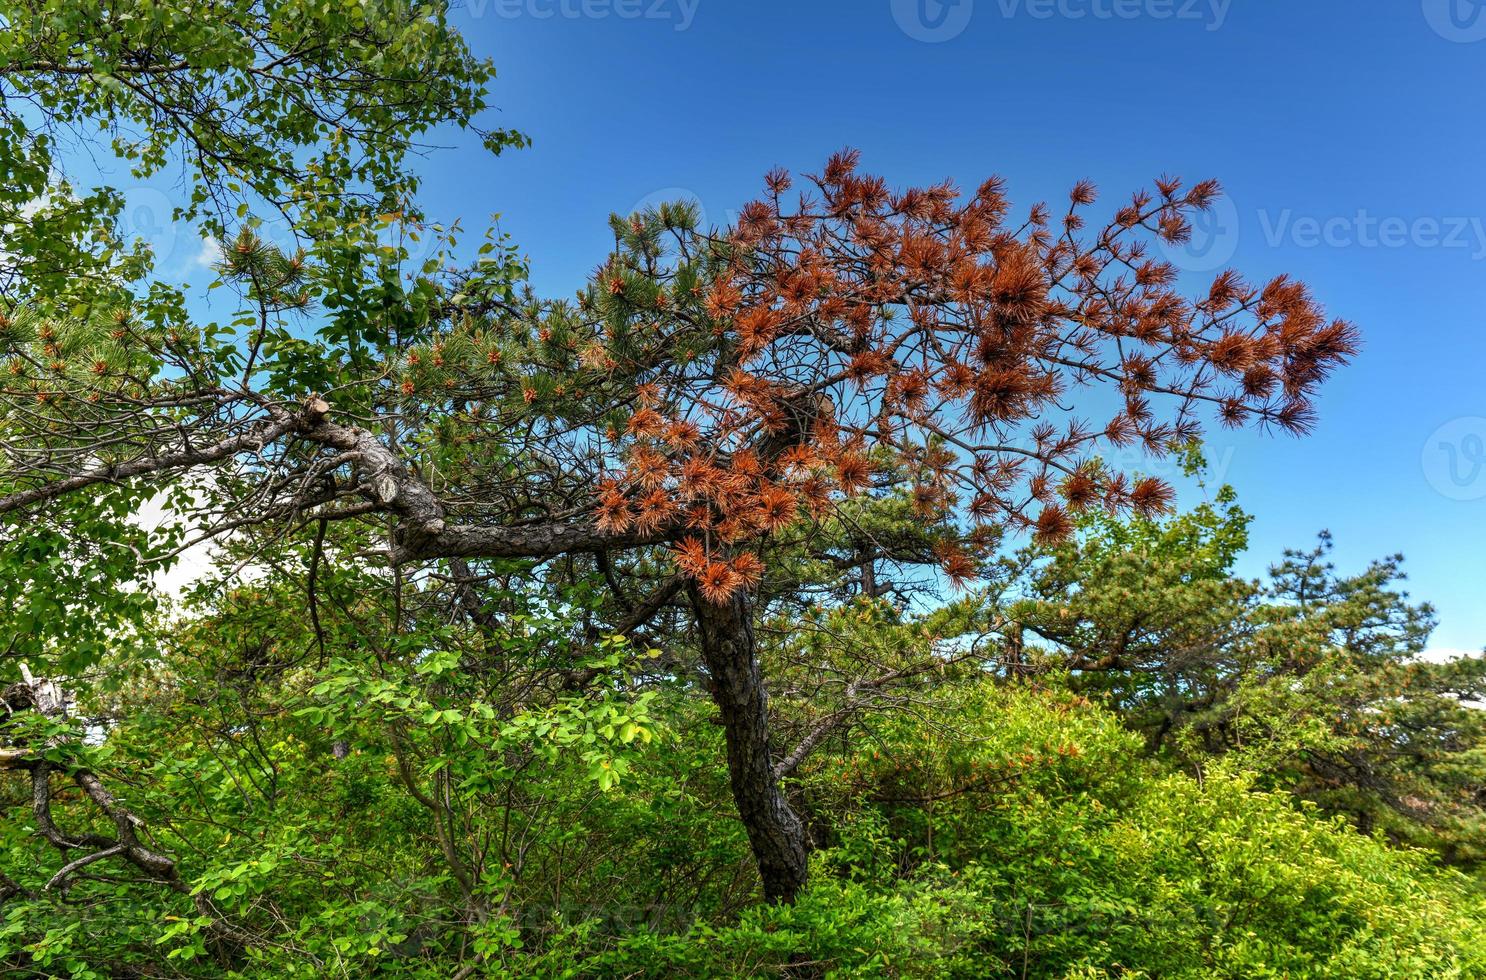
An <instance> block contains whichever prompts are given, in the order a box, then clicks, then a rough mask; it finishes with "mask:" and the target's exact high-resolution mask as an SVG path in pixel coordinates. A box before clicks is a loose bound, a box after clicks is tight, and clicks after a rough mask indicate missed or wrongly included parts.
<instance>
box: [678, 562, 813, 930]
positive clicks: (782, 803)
mask: <svg viewBox="0 0 1486 980" xmlns="http://www.w3.org/2000/svg"><path fill="white" fill-rule="evenodd" d="M691 595H692V605H693V606H694V607H695V608H696V614H697V628H698V631H699V632H700V634H701V646H702V657H703V659H704V660H705V661H706V664H707V672H708V673H709V674H711V676H712V697H713V699H714V700H715V701H716V702H717V707H718V709H719V710H720V711H721V713H722V726H723V731H724V733H725V734H726V737H727V748H728V774H729V776H730V777H731V780H732V787H733V800H734V802H735V803H736V804H737V807H738V816H739V817H740V818H742V821H743V827H744V829H745V830H747V832H748V842H749V844H750V845H752V847H753V856H754V859H755V860H756V861H757V862H758V871H759V877H760V878H762V879H763V884H764V896H765V897H766V898H767V899H768V900H769V901H771V902H792V901H794V899H795V896H796V895H797V894H799V891H800V889H801V888H803V887H804V886H805V877H806V872H807V867H808V862H809V853H810V848H809V839H808V837H807V836H806V833H805V825H804V824H803V823H802V822H801V820H800V818H799V816H798V815H796V814H795V811H794V810H793V809H791V808H790V805H789V802H788V801H787V800H786V799H785V797H784V793H783V792H782V791H781V790H780V787H779V780H778V779H777V778H776V777H775V775H774V758H773V754H772V753H771V752H770V751H769V698H768V694H767V693H766V692H765V690H764V683H763V677H762V676H761V675H760V673H759V664H758V656H757V649H756V647H755V643H754V636H753V609H752V604H751V603H750V602H749V601H748V597H747V596H746V595H745V594H744V593H742V592H739V593H737V594H735V595H734V596H733V597H732V598H731V599H729V600H728V601H727V602H726V603H725V604H723V605H720V606H716V605H713V604H711V603H709V602H708V601H707V600H706V599H704V598H702V597H701V596H700V595H698V594H697V592H696V589H695V588H694V587H693V588H692V593H691Z"/></svg>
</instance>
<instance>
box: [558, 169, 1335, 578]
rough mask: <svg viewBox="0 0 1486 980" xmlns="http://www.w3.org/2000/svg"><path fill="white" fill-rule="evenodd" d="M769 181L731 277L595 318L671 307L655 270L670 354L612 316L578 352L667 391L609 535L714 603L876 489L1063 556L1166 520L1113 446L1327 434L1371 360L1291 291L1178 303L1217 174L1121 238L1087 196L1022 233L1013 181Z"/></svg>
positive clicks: (656, 326) (1140, 204) (1162, 195)
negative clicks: (1118, 462)
mask: <svg viewBox="0 0 1486 980" xmlns="http://www.w3.org/2000/svg"><path fill="white" fill-rule="evenodd" d="M766 182H767V192H766V193H765V195H764V197H763V198H761V199H760V200H757V201H753V202H751V203H749V204H747V205H746V206H745V207H744V208H743V209H742V211H741V213H740V215H741V216H740V218H739V221H738V224H737V226H736V227H735V228H734V229H733V230H732V231H731V232H730V233H729V235H728V237H727V239H726V240H725V241H721V242H719V241H718V240H717V239H714V238H709V237H707V236H702V235H698V236H697V239H696V242H695V243H694V245H695V248H694V253H695V254H708V255H711V256H713V257H714V259H715V262H716V265H715V271H714V273H713V274H711V275H710V277H708V278H705V279H703V280H701V281H697V280H696V279H691V280H688V281H686V282H683V283H672V282H670V281H669V278H668V277H675V276H677V275H679V272H678V271H677V270H679V269H680V268H681V264H680V262H679V260H678V264H677V266H676V269H674V270H670V271H667V270H665V269H660V270H657V269H656V268H655V267H654V266H653V265H646V264H645V262H649V261H650V260H649V259H646V260H645V262H641V261H639V260H636V261H635V262H631V263H629V264H624V263H623V260H622V258H620V257H616V259H615V260H614V263H611V264H610V265H608V266H605V269H604V272H603V273H602V275H601V277H600V279H599V282H598V284H597V288H596V289H595V298H594V299H593V300H592V301H591V302H592V303H593V304H598V303H600V302H601V301H602V300H603V299H604V297H603V296H602V295H601V294H602V293H604V292H608V293H609V294H610V297H611V298H610V299H609V302H612V303H615V304H623V303H625V302H627V301H628V297H629V296H630V295H631V294H632V293H633V294H635V295H652V293H649V292H647V291H646V288H645V282H644V281H643V280H644V279H645V278H646V277H649V278H652V279H656V280H657V286H658V287H659V289H660V291H661V294H662V295H669V296H671V297H673V298H672V300H671V301H670V302H668V303H666V304H659V305H658V304H655V303H649V302H647V303H646V304H645V309H644V310H643V311H637V312H636V313H635V314H634V316H635V319H637V320H638V319H640V318H641V317H642V316H643V322H644V323H645V324H646V327H645V329H646V330H648V331H650V332H649V333H648V334H646V336H654V337H664V338H665V339H664V341H663V342H660V345H659V346H656V344H654V343H648V342H647V343H645V344H638V342H636V341H627V343H629V344H630V347H629V348H624V347H623V345H622V344H621V343H618V342H617V341H616V342H612V343H611V342H610V340H611V338H619V337H620V336H621V334H623V331H624V330H626V329H629V328H627V327H623V326H622V325H616V324H615V322H614V321H613V320H612V319H610V320H606V321H603V323H602V326H600V325H599V324H595V328H596V330H599V331H601V332H599V333H597V334H596V335H595V336H594V337H592V338H590V339H591V343H590V344H589V346H587V347H582V348H579V347H575V350H576V349H582V350H585V351H586V352H588V353H587V354H586V356H585V357H584V364H585V366H587V367H589V368H591V369H593V370H602V371H604V372H607V373H608V374H609V375H610V376H611V377H616V378H618V377H625V376H628V377H635V378H643V379H645V380H644V382H643V384H640V385H639V389H638V391H639V403H640V407H639V408H638V409H637V410H636V411H634V413H633V414H632V415H630V417H629V418H628V420H627V421H624V420H621V421H620V422H618V423H616V427H618V426H622V427H623V434H622V436H620V437H619V442H620V446H619V447H618V450H619V452H620V453H622V454H623V455H622V457H621V458H622V459H623V461H624V470H623V472H622V474H621V475H620V476H619V477H618V479H617V480H616V481H615V482H614V483H612V484H606V485H605V486H604V487H602V488H601V490H600V494H599V516H598V520H599V522H600V525H601V526H602V527H604V528H608V529H614V530H616V531H624V530H629V529H636V528H637V529H639V530H640V531H642V532H643V533H646V534H650V535H654V536H657V537H659V538H661V539H667V538H666V536H667V535H671V537H669V538H668V540H677V539H678V538H679V540H680V543H679V544H678V545H676V549H675V559H674V560H675V562H676V566H677V568H678V569H680V570H681V571H682V572H684V573H685V574H687V575H689V576H691V577H692V578H694V579H695V580H696V581H697V583H698V586H699V588H700V590H701V592H702V594H703V595H705V596H707V598H708V599H709V601H724V600H726V598H727V597H728V596H729V595H730V594H731V593H732V591H733V590H736V589H742V588H751V587H753V586H754V585H756V584H757V582H758V581H759V580H760V579H761V577H762V574H763V565H762V561H761V559H760V558H759V557H758V556H757V555H756V554H754V552H753V551H752V550H751V542H753V541H755V540H757V539H759V538H761V537H764V536H768V535H777V534H779V533H781V532H783V531H785V530H786V529H787V528H789V527H790V526H791V525H792V524H794V523H795V522H797V521H800V520H806V519H811V520H818V519H821V518H822V517H824V516H826V515H828V514H829V513H830V510H831V508H832V506H833V504H834V502H835V501H836V500H838V499H839V498H840V497H841V496H843V495H845V496H849V495H853V494H860V493H863V492H865V491H867V490H869V489H871V488H874V486H875V487H876V488H877V489H879V490H891V489H902V490H904V491H907V492H909V493H910V495H911V497H912V500H913V502H914V506H915V508H916V510H917V512H918V513H919V514H920V515H921V516H922V518H923V519H924V520H926V521H929V522H943V524H944V526H945V527H953V526H959V525H958V523H957V522H958V521H959V520H960V518H961V517H962V516H963V518H965V519H966V523H967V524H968V527H966V528H965V530H964V536H965V537H966V539H967V540H969V539H975V538H976V536H977V535H979V536H980V537H981V538H984V537H986V536H987V535H988V534H989V533H990V532H991V531H993V530H994V529H998V528H1001V527H1005V526H1011V527H1014V528H1019V529H1024V530H1030V531H1031V532H1032V533H1033V534H1034V535H1035V537H1036V538H1037V539H1038V540H1040V541H1057V540H1060V539H1061V538H1063V537H1065V536H1066V535H1067V534H1069V533H1070V532H1071V530H1072V527H1073V518H1072V517H1071V516H1070V515H1071V514H1074V513H1077V512H1080V511H1084V510H1087V509H1089V508H1094V507H1104V508H1107V509H1109V510H1112V511H1135V512H1137V513H1140V514H1146V515H1152V514H1159V513H1161V512H1163V511H1165V510H1167V509H1169V508H1170V506H1171V504H1172V492H1171V489H1170V487H1168V486H1166V485H1165V484H1164V483H1162V482H1161V481H1159V480H1155V479H1150V478H1146V479H1141V480H1138V481H1135V482H1134V483H1131V481H1129V480H1128V479H1127V478H1126V477H1125V476H1123V475H1122V474H1119V473H1116V472H1109V471H1107V470H1106V469H1105V468H1104V467H1103V466H1102V465H1100V464H1098V463H1096V462H1095V460H1096V458H1097V455H1098V451H1099V448H1100V447H1101V446H1102V445H1109V446H1114V447H1124V446H1132V445H1137V444H1138V445H1140V446H1142V447H1143V448H1144V449H1145V450H1147V451H1148V452H1151V453H1154V454H1160V453H1164V452H1167V451H1169V450H1170V449H1171V447H1172V446H1173V445H1174V444H1177V443H1182V442H1186V441H1190V440H1192V439H1195V438H1198V437H1199V436H1200V435H1201V432H1202V425H1201V418H1200V416H1201V415H1203V414H1206V415H1209V416H1216V418H1217V419H1218V420H1219V421H1220V422H1222V423H1224V424H1228V425H1240V424H1257V425H1261V426H1271V425H1272V426H1278V427H1279V428H1281V429H1282V430H1286V431H1291V432H1304V431H1305V430H1306V429H1307V428H1308V427H1309V426H1311V425H1312V424H1313V421H1314V410H1313V408H1312V404H1311V399H1312V397H1313V395H1314V394H1315V392H1316V390H1317V388H1318V387H1319V386H1320V385H1321V384H1322V383H1323V382H1324V381H1325V379H1326V378H1327V376H1328V375H1329V374H1330V373H1331V372H1332V371H1333V370H1334V369H1335V368H1336V367H1337V366H1339V365H1341V364H1344V363H1346V362H1347V361H1348V360H1349V359H1350V358H1351V357H1352V355H1353V354H1354V353H1355V352H1356V350H1357V348H1358V336H1357V332H1356V330H1355V328H1354V327H1352V325H1351V324H1349V323H1346V322H1345V321H1340V320H1329V319H1328V318H1327V317H1326V316H1325V314H1324V311H1323V310H1322V308H1321V306H1320V305H1319V304H1318V303H1317V302H1316V301H1315V299H1314V298H1313V297H1312V296H1311V294H1310V292H1309V291H1308V290H1307V289H1306V287H1305V286H1304V285H1303V284H1301V283H1299V282H1297V281H1295V280H1293V279H1290V278H1288V277H1284V276H1281V277H1279V278H1276V279H1274V280H1272V281H1270V282H1269V283H1267V284H1265V285H1262V286H1261V285H1254V284H1251V283H1249V282H1248V281H1246V280H1245V279H1243V278H1242V277H1241V276H1240V275H1239V274H1238V273H1236V272H1233V271H1225V272H1222V273H1220V274H1219V275H1218V276H1216V277H1215V278H1214V279H1213V280H1212V282H1211V283H1209V284H1206V285H1205V286H1204V287H1203V288H1202V289H1201V290H1199V291H1198V292H1197V294H1196V296H1195V297H1193V298H1191V299H1189V298H1187V297H1185V296H1184V295H1182V293H1180V292H1179V291H1178V284H1179V282H1180V280H1181V276H1180V275H1179V271H1178V270H1177V269H1176V268H1174V267H1173V266H1172V265H1171V264H1170V263H1169V262H1166V261H1164V260H1162V258H1161V257H1160V255H1159V253H1158V252H1156V251H1154V250H1153V248H1152V246H1153V244H1156V243H1159V242H1181V241H1183V240H1185V239H1186V238H1187V236H1189V235H1190V233H1191V217H1192V215H1194V214H1195V213H1197V212H1199V211H1201V210H1203V209H1205V208H1208V207H1210V206H1211V205H1212V203H1213V201H1214V200H1215V199H1216V197H1217V195H1218V193H1219V188H1218V185H1217V184H1216V182H1213V181H1204V182H1201V183H1198V184H1195V185H1193V186H1191V187H1190V188H1186V187H1185V185H1184V184H1183V182H1182V181H1180V180H1178V179H1177V178H1174V177H1169V176H1162V177H1160V178H1158V179H1157V180H1156V181H1155V186H1154V190H1153V191H1141V192H1138V193H1136V194H1135V195H1133V196H1132V197H1131V198H1130V200H1129V202H1128V203H1127V204H1125V205H1124V206H1123V207H1121V208H1119V209H1118V210H1117V211H1116V212H1115V213H1114V215H1113V218H1112V219H1111V220H1109V221H1107V222H1104V223H1102V224H1101V223H1098V222H1090V221H1089V220H1088V219H1087V210H1088V209H1089V208H1090V207H1091V206H1093V205H1094V203H1095V201H1096V198H1097V194H1096V191H1095V188H1094V185H1093V184H1092V183H1089V182H1087V181H1081V182H1079V183H1078V184H1076V185H1075V186H1074V187H1073V189H1072V191H1071V192H1070V194H1069V201H1068V206H1067V209H1066V211H1065V212H1064V213H1063V214H1062V215H1059V216H1058V217H1057V218H1054V216H1053V215H1052V212H1051V210H1050V209H1049V208H1047V207H1045V206H1041V205H1039V206H1037V207H1034V208H1032V209H1031V211H1030V212H1029V213H1028V214H1026V215H1025V216H1024V217H1016V218H1014V217H1012V211H1011V205H1010V203H1009V201H1008V199H1007V197H1006V194H1005V189H1004V187H1003V184H1002V182H1001V181H1000V180H999V179H992V180H988V181H986V182H985V183H983V184H982V185H981V186H980V187H979V188H977V189H976V190H975V191H974V192H973V193H972V194H969V195H968V196H962V195H961V194H960V193H959V191H957V190H956V189H955V188H954V187H953V186H951V185H950V184H948V183H945V184H939V185H935V186H933V187H927V188H916V189H908V190H904V191H902V192H897V193H895V192H893V191H891V190H890V189H889V188H888V185H887V183H886V182H885V181H883V180H882V179H881V178H879V177H873V176H868V175H864V174H860V173H859V172H858V157H857V154H856V153H855V152H854V151H846V152H843V153H839V154H836V155H835V156H833V157H832V158H831V159H830V160H829V161H828V162H827V163H826V166H825V168H824V170H823V171H822V172H821V173H820V174H819V175H816V176H812V177H809V178H808V180H807V181H806V182H807V183H808V184H809V187H808V191H809V193H806V194H799V195H795V196H793V197H791V196H789V195H787V191H789V189H790V188H791V186H792V179H791V177H790V176H789V175H788V174H787V173H785V172H783V171H775V172H773V173H771V174H769V175H768V177H767V181H766ZM1086 229H1087V230H1086ZM688 268H689V269H691V270H693V271H694V269H695V266H694V265H693V266H688ZM687 274H688V275H691V274H692V273H691V272H688V273H687ZM629 284H633V289H631V288H630V286H629ZM605 287H607V289H605ZM636 329H638V328H636ZM616 331H618V332H617V333H616ZM596 347H597V348H598V350H601V351H602V352H603V354H602V356H601V357H600V356H599V354H598V350H595V348H596ZM624 349H628V350H630V353H629V354H627V355H625V354H622V353H621V351H622V350H624ZM626 358H628V359H626ZM1089 385H1102V386H1105V387H1107V388H1109V389H1111V390H1112V391H1114V392H1115V393H1116V394H1117V397H1116V398H1114V399H1112V401H1113V403H1114V404H1115V405H1116V407H1115V408H1114V409H1113V410H1112V411H1110V413H1109V414H1108V416H1107V417H1105V418H1103V419H1095V420H1092V421H1089V422H1086V421H1083V420H1082V418H1081V417H1080V416H1079V415H1077V414H1075V413H1076V406H1075V404H1074V403H1075V401H1076V397H1075V396H1076V394H1077V392H1078V391H1079V390H1080V389H1081V388H1082V387H1084V386H1089ZM961 501H967V502H968V503H967V504H965V505H964V514H963V515H960V514H959V510H960V507H961V503H960V502H961ZM937 558H938V560H939V563H940V565H941V567H942V568H943V570H944V572H945V574H946V575H947V576H948V577H949V578H950V579H951V581H955V582H963V581H965V580H967V579H968V578H969V577H972V576H973V574H974V569H975V562H974V561H973V560H972V559H970V558H969V557H968V556H967V555H966V554H965V553H964V552H963V551H961V550H958V549H952V548H951V549H947V550H946V551H944V553H943V554H940V555H938V556H937Z"/></svg>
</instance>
